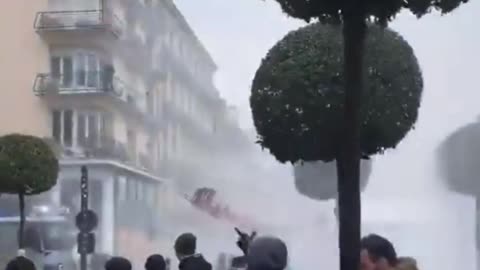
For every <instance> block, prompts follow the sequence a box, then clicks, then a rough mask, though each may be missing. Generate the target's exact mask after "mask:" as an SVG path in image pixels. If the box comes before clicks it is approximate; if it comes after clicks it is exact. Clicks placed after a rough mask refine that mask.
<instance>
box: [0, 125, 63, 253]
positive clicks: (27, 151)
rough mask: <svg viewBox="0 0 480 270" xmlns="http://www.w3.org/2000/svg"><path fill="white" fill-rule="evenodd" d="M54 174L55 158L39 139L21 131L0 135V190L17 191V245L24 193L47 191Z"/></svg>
mask: <svg viewBox="0 0 480 270" xmlns="http://www.w3.org/2000/svg"><path fill="white" fill-rule="evenodd" d="M57 176H58V160H57V158H56V157H55V154H54V152H53V151H52V150H51V149H50V147H49V145H48V144H47V143H46V142H45V141H44V140H43V139H41V138H37V137H34V136H29V135H21V134H10V135H6V136H3V137H0V193H10V194H17V195H18V199H19V210H20V226H19V235H18V246H19V248H20V249H23V247H24V241H23V238H24V227H25V196H29V195H35V194H39V193H42V192H45V191H48V190H49V189H51V188H52V187H53V186H54V185H55V184H56V182H57Z"/></svg>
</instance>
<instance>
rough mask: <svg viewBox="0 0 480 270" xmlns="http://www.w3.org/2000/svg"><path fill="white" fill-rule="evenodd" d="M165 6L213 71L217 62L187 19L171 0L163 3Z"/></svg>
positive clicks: (216, 67)
mask: <svg viewBox="0 0 480 270" xmlns="http://www.w3.org/2000/svg"><path fill="white" fill-rule="evenodd" d="M165 5H166V7H167V8H168V10H169V11H170V12H171V14H172V15H173V16H174V17H175V18H176V19H177V22H178V24H179V26H180V27H181V28H182V29H183V31H185V33H187V34H188V35H189V36H190V37H191V38H192V40H193V41H194V42H195V44H196V46H197V47H198V48H199V49H200V50H201V51H203V57H204V58H205V59H206V60H207V61H208V62H209V64H210V65H211V66H212V67H213V69H214V71H216V70H217V69H218V66H217V64H216V63H215V60H213V58H212V56H211V55H210V53H209V52H208V50H207V49H206V48H205V46H203V44H202V42H201V41H200V39H199V38H198V37H197V35H196V34H195V32H194V31H193V29H192V28H191V27H190V25H189V24H188V22H187V20H186V19H185V17H184V16H183V14H182V13H181V12H180V11H179V10H178V8H177V6H176V5H175V3H173V1H168V2H166V3H165Z"/></svg>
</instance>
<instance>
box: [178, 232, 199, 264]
mask: <svg viewBox="0 0 480 270" xmlns="http://www.w3.org/2000/svg"><path fill="white" fill-rule="evenodd" d="M174 248H175V254H176V255H177V257H178V258H179V259H181V258H183V257H185V256H191V255H193V254H195V251H196V249H197V237H195V235H193V234H192V233H184V234H181V235H180V236H178V237H177V240H175V246H174Z"/></svg>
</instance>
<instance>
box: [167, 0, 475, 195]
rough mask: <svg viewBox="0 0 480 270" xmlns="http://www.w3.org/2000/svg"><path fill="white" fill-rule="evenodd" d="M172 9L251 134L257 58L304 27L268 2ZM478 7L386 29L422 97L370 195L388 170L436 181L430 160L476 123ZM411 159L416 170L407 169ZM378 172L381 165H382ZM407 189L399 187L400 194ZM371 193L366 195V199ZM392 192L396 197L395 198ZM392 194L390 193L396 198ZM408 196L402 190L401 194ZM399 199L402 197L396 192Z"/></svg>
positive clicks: (188, 3)
mask: <svg viewBox="0 0 480 270" xmlns="http://www.w3.org/2000/svg"><path fill="white" fill-rule="evenodd" d="M175 3H176V5H177V6H178V8H179V9H180V11H181V12H182V13H183V14H184V16H185V17H186V19H187V21H188V22H189V23H190V24H191V26H192V28H193V29H194V31H195V32H196V34H197V35H198V37H199V38H200V40H201V41H202V42H203V43H204V44H205V47H206V48H207V50H209V52H210V53H211V54H212V56H213V58H214V59H215V61H216V62H217V63H218V66H219V71H218V73H217V75H216V84H217V87H218V89H219V90H220V92H221V94H222V96H223V97H225V98H226V99H227V100H228V102H230V103H231V104H234V105H236V106H237V107H238V109H239V114H240V122H241V124H242V126H243V127H245V128H252V120H251V112H250V107H249V104H248V98H249V94H250V85H251V81H252V78H253V76H254V74H255V71H256V69H257V68H258V66H259V64H260V61H261V59H262V57H263V56H264V55H265V54H266V52H267V51H268V49H269V48H271V47H272V46H273V45H274V44H275V43H276V42H277V41H278V40H279V39H281V38H282V37H283V36H284V35H285V34H286V33H288V32H289V31H291V30H294V29H297V28H298V27H300V26H302V25H303V24H304V23H303V22H301V21H299V20H296V19H293V18H288V17H287V16H286V15H284V14H283V13H282V12H281V10H280V8H279V7H278V5H277V4H276V2H275V1H273V0H267V1H261V0H241V1H225V0H202V1H196V0H176V1H175ZM477 14H480V2H478V1H470V3H468V4H465V5H463V6H461V7H460V8H459V9H458V10H456V11H455V12H454V13H452V14H449V15H445V16H441V15H439V14H435V13H434V14H430V15H427V16H425V17H424V18H422V19H420V20H418V19H417V18H415V17H413V16H412V15H410V14H407V13H402V14H400V15H399V16H398V17H397V18H396V20H395V21H394V22H393V23H392V24H391V27H392V28H393V29H395V30H397V31H398V32H399V33H400V34H402V35H403V36H404V38H405V39H406V40H407V41H408V42H409V43H410V45H411V46H412V47H413V48H414V50H415V52H416V55H417V58H418V60H419V63H420V65H421V67H422V70H423V75H424V82H425V88H424V94H423V100H422V105H421V108H420V117H419V120H418V122H417V125H416V128H415V130H413V131H412V132H410V133H409V135H408V136H407V137H406V138H405V139H404V141H403V142H402V143H401V144H400V145H399V146H398V147H397V149H394V150H391V151H388V152H387V153H386V154H384V155H382V156H379V157H378V158H377V161H376V167H378V169H376V170H375V171H374V175H373V178H374V181H375V182H377V181H378V182H379V184H378V185H373V184H372V185H371V187H369V189H373V191H374V192H373V193H379V191H381V190H383V189H385V188H386V185H389V182H390V181H383V182H384V183H380V182H381V181H380V178H385V177H391V175H390V174H391V173H392V169H395V170H398V167H399V166H400V167H405V166H406V165H408V166H409V167H411V168H410V169H409V170H400V171H401V173H400V174H397V175H396V177H397V178H400V177H401V178H405V179H399V180H398V181H404V182H405V183H409V182H410V181H414V180H411V179H417V178H428V181H422V182H427V183H426V186H425V187H424V186H422V185H419V189H422V188H429V185H430V184H429V181H438V180H437V179H436V178H437V176H436V174H435V173H432V172H434V171H435V167H434V166H435V164H434V159H433V154H434V150H435V149H436V147H437V145H438V144H439V143H440V141H441V140H442V139H443V138H444V137H445V136H446V135H447V134H449V133H450V132H452V131H453V130H454V129H456V128H458V127H459V126H461V125H464V124H466V123H468V122H470V121H473V120H475V119H476V118H477V115H478V114H479V112H480V107H479V106H477V105H478V101H479V99H478V98H479V97H480V94H478V90H477V88H478V87H477V85H478V83H477V82H478V80H477V77H478V75H479V71H478V70H479V69H478V67H477V65H478V63H479V62H480V55H479V54H478V53H477V50H476V48H480V31H478V29H476V27H477V26H475V23H474V22H475V19H476V15H477ZM411 156H415V159H416V160H417V161H418V162H410V161H411V159H409V157H411ZM380 164H381V165H380ZM404 186H406V185H399V189H402V187H404ZM368 191H369V190H367V192H368ZM397 191H398V190H397ZM397 191H395V192H397ZM404 191H405V192H407V190H404ZM398 193H402V192H398Z"/></svg>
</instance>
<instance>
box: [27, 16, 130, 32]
mask: <svg viewBox="0 0 480 270" xmlns="http://www.w3.org/2000/svg"><path fill="white" fill-rule="evenodd" d="M34 28H35V30H36V31H37V33H39V34H42V35H47V36H52V37H58V35H65V34H66V35H72V34H81V35H82V34H92V33H93V34H100V35H103V34H110V35H112V36H113V37H114V38H119V37H120V36H121V35H122V34H123V31H124V25H123V22H122V21H121V20H120V19H119V18H118V17H117V16H116V15H115V14H113V13H112V12H109V11H107V10H105V9H104V10H72V11H44V12H38V13H37V14H36V16H35V22H34ZM82 37H84V36H82Z"/></svg>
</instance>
